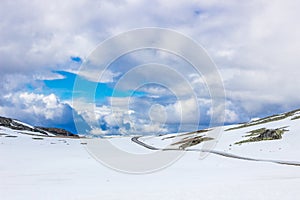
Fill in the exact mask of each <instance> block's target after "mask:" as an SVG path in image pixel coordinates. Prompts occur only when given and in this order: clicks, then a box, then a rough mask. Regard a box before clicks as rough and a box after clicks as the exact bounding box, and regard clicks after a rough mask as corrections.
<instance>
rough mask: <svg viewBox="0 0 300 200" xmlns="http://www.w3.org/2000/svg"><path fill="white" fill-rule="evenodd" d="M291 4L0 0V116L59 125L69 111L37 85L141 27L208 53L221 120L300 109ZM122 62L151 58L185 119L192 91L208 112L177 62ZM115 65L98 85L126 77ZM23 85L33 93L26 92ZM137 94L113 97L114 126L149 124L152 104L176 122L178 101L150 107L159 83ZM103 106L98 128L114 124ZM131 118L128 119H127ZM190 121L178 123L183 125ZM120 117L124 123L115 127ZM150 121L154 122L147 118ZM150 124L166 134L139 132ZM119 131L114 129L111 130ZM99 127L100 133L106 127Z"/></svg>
mask: <svg viewBox="0 0 300 200" xmlns="http://www.w3.org/2000/svg"><path fill="white" fill-rule="evenodd" d="M299 6H300V5H299V2H298V1H294V0H287V1H280V0H275V1H259V0H254V1H243V2H241V1H238V0H229V1H222V2H220V1H214V0H204V1H197V0H195V1H194V0H192V1H176V2H174V1H171V0H167V1H158V0H154V1H151V2H149V1H146V0H140V1H136V0H117V1H89V0H75V1H69V0H67V1H63V2H61V1H57V0H54V1H43V2H39V1H25V0H16V1H9V0H2V1H1V2H0V18H1V21H0V27H1V29H0V44H1V46H0V58H1V59H0V67H1V80H0V92H1V93H2V98H0V103H1V104H0V105H1V106H0V111H1V113H2V114H7V115H10V116H16V117H17V116H18V115H19V116H20V117H22V118H24V119H26V118H25V114H28V113H29V112H31V113H34V116H35V117H36V119H34V117H32V119H30V120H32V121H36V122H37V123H38V122H39V117H40V119H41V121H42V120H50V121H51V123H52V122H53V123H54V122H57V123H60V122H59V120H60V119H63V118H62V117H63V116H66V115H68V116H69V114H66V113H70V110H72V108H71V107H70V106H68V105H67V104H64V103H62V102H61V101H59V99H58V97H56V96H55V97H54V96H53V95H52V96H51V95H45V94H42V93H46V92H45V91H44V90H45V89H46V88H42V86H41V84H42V83H41V82H40V81H42V80H50V79H51V80H52V79H59V78H63V77H61V76H57V75H54V74H53V73H52V72H51V71H55V70H65V71H73V72H74V71H76V70H77V69H78V68H79V64H78V63H76V64H74V62H73V61H72V60H71V59H70V58H71V57H80V58H82V59H83V60H84V58H86V57H88V55H89V54H90V52H92V50H93V49H94V48H95V47H96V45H97V44H98V43H100V42H102V41H103V40H104V39H107V38H108V37H110V36H112V35H114V34H118V33H121V32H123V31H127V30H129V29H132V28H141V27H150V26H152V27H153V26H155V27H166V28H170V29H175V30H177V31H180V32H182V33H183V34H186V35H188V36H190V37H191V38H193V39H194V40H195V41H197V42H198V43H200V44H202V45H203V46H204V47H205V48H206V49H207V52H208V53H209V55H210V56H211V57H212V58H213V60H214V61H215V63H216V64H217V66H218V67H219V69H220V71H219V72H220V74H221V76H222V77H223V79H224V85H225V89H226V94H227V101H228V102H229V103H227V105H229V106H228V107H227V108H226V111H225V113H226V121H227V122H235V121H240V120H246V119H247V118H251V117H253V116H257V115H265V114H266V113H267V114H268V113H272V112H273V113H275V112H280V111H285V110H288V109H292V108H297V107H299V106H300V104H299V102H300V96H299V95H298V93H297V91H298V90H299V85H300V79H299V77H298V76H299V73H297V72H299V58H298V57H299V56H298V54H299V49H300V40H299V39H298V36H299V34H300V28H299V26H297V24H298V19H299V12H298V7H299ZM20 8H22V9H20ZM136 19H139V20H136ZM112 49H113V47H112ZM151 56H152V57H154V59H152V58H151ZM131 59H132V60H135V61H134V62H131V63H127V64H132V63H135V64H142V63H144V64H145V63H147V62H149V61H151V59H152V61H153V60H154V61H156V62H159V63H162V64H165V65H170V66H173V67H174V69H175V70H177V72H178V74H180V75H183V78H184V79H185V80H187V81H188V82H189V84H190V85H185V84H182V82H181V81H174V79H176V78H174V77H175V76H171V75H172V74H170V73H167V74H168V75H170V76H169V77H168V76H166V73H160V72H161V70H158V71H152V72H151V73H150V75H155V77H156V78H157V80H165V83H166V85H167V86H168V85H170V87H167V88H173V90H174V91H176V92H177V94H178V96H182V98H183V97H185V100H183V101H182V105H184V106H185V109H184V111H183V112H186V113H185V114H187V116H190V117H191V118H192V116H194V115H193V114H190V112H192V110H193V109H192V108H193V106H196V105H195V103H196V102H192V101H191V100H190V99H189V98H188V97H189V94H191V93H195V94H197V95H198V96H197V101H199V102H200V103H201V104H199V105H200V107H201V106H203V107H205V110H206V109H208V110H209V103H207V102H208V101H209V91H208V90H207V88H205V81H204V79H202V78H201V77H199V75H198V74H197V73H195V72H194V71H193V70H189V68H188V67H187V65H186V63H184V62H182V61H180V59H178V58H176V57H174V56H171V55H169V54H167V53H165V52H159V51H156V52H154V53H153V54H152V55H151V54H148V55H147V54H144V55H143V54H138V53H136V54H135V55H134V53H133V56H132V58H131ZM120 60H122V59H120ZM123 61H124V60H123ZM118 67H119V68H118V70H113V69H112V70H111V71H107V72H106V75H105V76H104V78H103V81H102V82H105V83H114V81H116V78H117V77H119V75H120V72H121V73H125V72H126V69H129V68H126V63H125V62H123V63H122V65H119V66H118ZM146 72H147V71H145V70H144V71H143V70H142V71H140V72H139V73H137V74H138V76H136V75H135V76H132V77H131V78H130V80H129V79H128V81H126V84H122V85H121V86H120V87H121V89H124V90H126V89H128V88H129V89H132V88H133V86H135V84H136V83H138V82H139V81H140V80H141V79H140V78H141V77H142V78H144V79H145V77H147V76H148V77H149V73H146ZM88 73H89V74H83V76H84V77H85V78H87V79H89V80H93V81H95V80H96V79H97V78H98V77H94V76H93V75H95V74H96V73H94V72H93V71H92V72H88ZM98 73H99V72H98V71H97V74H98ZM90 77H92V78H90ZM182 80H183V79H182ZM28 84H30V85H31V86H32V87H33V88H34V89H35V90H38V91H39V92H40V93H41V94H34V93H32V92H31V91H28V88H27V87H26V85H28ZM190 86H192V88H193V90H192V91H188V92H187V90H186V88H188V87H190ZM140 91H141V92H145V93H147V94H148V95H149V97H151V98H150V99H152V100H148V101H145V99H140V100H139V102H136V103H137V105H136V107H134V108H132V109H131V108H130V109H128V108H124V107H123V106H122V105H121V100H120V102H118V105H117V106H116V107H118V108H119V109H120V112H118V114H115V115H116V117H115V118H117V120H116V121H117V122H118V123H117V124H122V125H123V127H126V128H128V127H129V125H130V127H131V128H132V127H136V130H141V129H139V124H142V123H145V124H147V123H148V122H149V116H148V112H144V113H143V112H141V110H142V108H147V109H150V107H151V105H152V104H153V103H155V104H159V105H161V106H157V107H156V108H153V109H154V110H156V111H157V112H158V111H159V112H162V113H166V115H167V116H172V117H173V119H172V118H171V117H169V118H167V119H166V120H167V121H168V120H169V122H171V121H178V120H175V119H178V117H179V114H178V113H179V110H180V106H179V101H178V102H176V101H172V102H167V103H163V102H156V101H153V98H156V99H160V100H163V99H162V97H163V96H164V95H166V93H165V92H164V90H163V89H161V87H160V88H159V87H157V86H153V87H150V86H149V87H142V88H140ZM35 92H36V91H35ZM167 94H168V93H167ZM168 95H169V96H172V94H168ZM29 99H30V100H31V102H32V103H31V102H30V101H29ZM124 99H125V98H124ZM201 99H203V102H201ZM168 100H169V99H168ZM124 101H126V99H125V100H124ZM199 102H198V103H199ZM13 104H15V106H14V105H13ZM145 105H147V106H146V107H145ZM34 106H35V107H34ZM109 106H111V105H110V104H109V103H108V104H106V105H102V107H101V108H98V109H99V111H98V114H97V113H96V114H94V115H96V116H97V117H96V119H97V120H98V121H100V122H101V120H102V122H101V123H103V124H105V123H106V124H110V127H114V128H117V125H116V124H114V122H113V121H114V120H113V118H112V115H111V114H110V112H109V111H108V109H109ZM143 106H144V107H143ZM14 108H15V109H14ZM40 108H44V109H45V112H44V113H42V112H40V111H39V109H40ZM194 108H195V107H194ZM128 110H131V111H130V113H129V114H128V113H126V112H127V111H128ZM139 113H143V114H144V116H142V114H139ZM150 113H151V112H150ZM153 113H155V112H152V118H153V119H156V120H157V121H161V122H162V121H164V117H161V118H160V117H159V116H155V114H153ZM206 113H207V114H208V116H209V115H210V113H211V112H208V111H207V110H206ZM82 115H86V116H85V117H86V118H90V119H91V116H89V117H88V114H87V112H86V113H84V112H82ZM134 116H135V117H136V118H135V120H132V119H134ZM93 118H95V117H93ZM131 118H132V119H131ZM191 118H189V119H188V120H187V121H186V122H188V121H192V120H193V119H191ZM65 119H66V118H65ZM120 119H122V120H123V121H122V120H121V121H118V120H120ZM55 120H56V121H55ZM132 121H133V122H132ZM150 121H151V120H150ZM152 121H153V123H154V121H155V120H152ZM101 123H100V124H101ZM147 126H148V125H147ZM150 126H153V127H154V129H155V127H156V129H155V130H158V129H161V130H165V127H163V126H160V125H158V124H152V125H151V124H150V125H149V127H148V130H154V129H151V128H150ZM103 127H105V126H104V125H103ZM145 127H146V126H145ZM121 128H122V126H120V127H119V129H121ZM104 129H106V130H104ZM145 129H146V128H145ZM101 130H102V131H107V130H108V129H107V127H106V128H103V129H101Z"/></svg>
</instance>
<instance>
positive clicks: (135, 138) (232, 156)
mask: <svg viewBox="0 0 300 200" xmlns="http://www.w3.org/2000/svg"><path fill="white" fill-rule="evenodd" d="M140 137H141V136H135V137H132V138H131V141H132V142H134V143H136V144H139V145H141V146H143V147H145V148H147V149H150V150H154V151H159V150H160V151H186V152H204V153H212V154H215V155H219V156H223V157H227V158H235V159H240V160H248V161H257V162H271V163H276V164H282V165H292V166H299V167H300V162H297V161H282V160H269V159H256V158H248V157H243V156H237V155H234V154H230V153H225V152H222V151H215V150H205V149H171V148H166V149H161V148H157V147H154V146H151V145H149V144H146V143H144V142H142V141H140V140H139V138H140Z"/></svg>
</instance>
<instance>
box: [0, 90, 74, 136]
mask: <svg viewBox="0 0 300 200" xmlns="http://www.w3.org/2000/svg"><path fill="white" fill-rule="evenodd" d="M0 115H2V116H7V117H12V118H15V119H19V120H21V121H24V122H27V123H29V124H32V125H36V126H48V127H51V126H55V127H64V128H66V129H67V130H69V131H72V132H76V129H75V127H74V122H73V109H72V108H71V107H70V106H69V105H68V104H66V103H63V102H61V101H60V100H59V99H58V98H57V97H56V96H55V95H54V94H49V95H43V94H35V93H29V92H19V93H9V94H6V95H4V96H3V97H2V98H1V99H0Z"/></svg>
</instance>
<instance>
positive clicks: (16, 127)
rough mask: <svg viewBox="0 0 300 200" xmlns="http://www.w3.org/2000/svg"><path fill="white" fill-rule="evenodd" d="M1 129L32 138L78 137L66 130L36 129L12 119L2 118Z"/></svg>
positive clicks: (0, 118)
mask: <svg viewBox="0 0 300 200" xmlns="http://www.w3.org/2000/svg"><path fill="white" fill-rule="evenodd" d="M1 128H2V129H3V128H4V129H6V130H10V132H11V133H12V132H15V133H17V134H27V135H32V136H45V137H47V136H48V137H55V136H61V137H63V136H66V137H78V136H77V135H75V134H73V133H70V132H69V131H66V130H64V129H59V128H46V127H34V126H32V125H29V124H26V123H24V122H21V121H18V120H15V119H10V118H6V117H1V116H0V130H1Z"/></svg>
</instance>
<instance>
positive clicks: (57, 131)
mask: <svg viewBox="0 0 300 200" xmlns="http://www.w3.org/2000/svg"><path fill="white" fill-rule="evenodd" d="M36 128H38V129H41V130H44V131H48V132H50V133H53V134H54V135H57V136H67V137H76V138H79V136H78V135H76V134H73V133H71V132H69V131H67V130H65V129H61V128H46V127H36Z"/></svg>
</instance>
